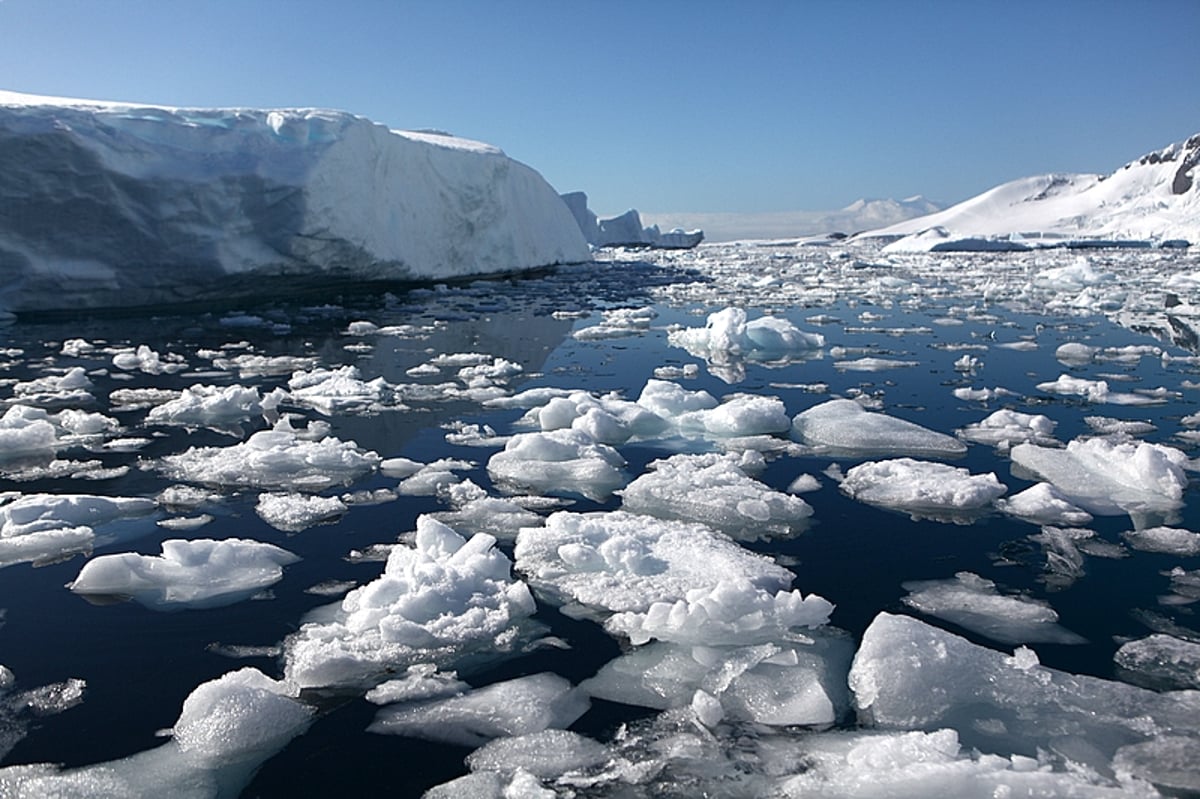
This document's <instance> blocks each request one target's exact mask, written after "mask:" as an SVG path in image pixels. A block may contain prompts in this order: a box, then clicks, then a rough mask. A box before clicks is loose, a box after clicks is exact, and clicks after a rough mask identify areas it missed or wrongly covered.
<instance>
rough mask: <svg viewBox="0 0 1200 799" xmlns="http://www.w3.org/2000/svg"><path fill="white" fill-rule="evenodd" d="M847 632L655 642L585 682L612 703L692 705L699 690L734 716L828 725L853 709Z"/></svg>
mask: <svg viewBox="0 0 1200 799" xmlns="http://www.w3.org/2000/svg"><path fill="white" fill-rule="evenodd" d="M852 656H853V644H852V642H851V641H850V639H849V637H848V636H847V635H846V634H845V633H842V632H840V631H837V630H832V629H830V628H821V629H818V630H813V631H811V633H810V637H809V642H808V643H796V642H793V643H787V644H785V643H782V642H781V643H771V644H759V645H755V646H735V647H712V646H691V645H679V644H671V643H663V642H657V641H656V642H653V643H649V644H647V645H645V646H641V647H638V648H636V649H634V650H633V651H631V652H628V653H626V654H625V655H622V656H621V657H619V658H617V659H616V660H612V661H609V662H608V663H606V664H605V665H604V666H603V667H602V668H601V669H600V671H599V672H598V673H597V674H596V675H595V676H594V677H592V678H591V679H589V680H585V681H584V682H583V683H582V684H581V685H580V688H581V689H583V690H585V691H587V692H588V693H590V694H591V695H592V696H594V697H597V698H600V699H606V700H609V701H612V702H621V703H624V704H628V705H636V706H639V707H649V708H655V709H659V710H663V709H667V708H681V707H687V706H688V704H689V703H690V702H691V701H692V699H693V697H694V695H695V693H696V692H697V691H703V692H704V693H706V694H708V695H709V696H710V697H712V698H714V699H715V700H716V701H717V702H718V703H719V705H720V707H721V710H722V714H723V715H724V716H725V717H727V718H729V719H732V720H735V721H749V722H753V723H756V724H767V725H771V726H790V725H796V724H803V725H820V724H831V723H833V722H835V721H836V720H838V719H840V718H842V717H843V716H844V715H845V713H846V712H847V710H848V709H849V693H848V692H847V689H846V681H845V675H846V672H847V671H848V669H849V667H850V660H851V657H852Z"/></svg>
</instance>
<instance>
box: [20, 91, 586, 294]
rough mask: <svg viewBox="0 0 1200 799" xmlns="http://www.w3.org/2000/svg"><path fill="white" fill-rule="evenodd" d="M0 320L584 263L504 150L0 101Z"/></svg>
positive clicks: (253, 118)
mask: <svg viewBox="0 0 1200 799" xmlns="http://www.w3.org/2000/svg"><path fill="white" fill-rule="evenodd" d="M0 154H2V157H3V161H4V163H5V165H6V166H5V169H4V170H3V172H2V174H0V193H3V194H4V196H5V197H6V198H7V202H11V203H20V205H21V208H22V213H19V214H4V215H3V217H0V271H3V273H4V274H5V282H4V287H3V290H0V307H3V308H6V309H7V310H8V311H9V312H12V313H21V312H34V311H47V310H75V309H78V308H81V307H115V306H125V307H128V306H149V305H159V304H165V303H181V302H191V301H207V300H216V299H220V300H228V299H229V298H231V297H234V296H249V295H261V294H265V293H267V292H270V293H273V294H277V293H278V292H280V291H287V290H298V289H304V288H307V287H312V286H316V285H322V284H328V283H330V282H334V281H346V280H355V281H364V280H378V281H411V280H440V279H446V278H454V277H462V276H467V275H478V274H492V273H505V272H513V271H520V270H528V269H534V268H539V267H546V266H551V265H556V264H564V263H572V262H581V261H589V260H591V253H590V250H589V248H588V245H587V243H586V241H585V240H584V238H583V235H582V233H581V232H580V230H579V226H578V225H577V224H576V223H575V220H574V218H573V217H572V215H571V212H570V211H569V210H568V209H567V206H566V204H565V203H564V202H563V201H562V199H561V198H560V197H559V196H558V194H557V193H556V192H555V191H554V189H553V188H551V187H550V186H549V184H547V183H546V181H545V180H544V179H543V178H542V177H541V176H540V175H539V174H538V173H537V172H536V171H534V170H533V169H531V168H530V167H528V166H526V165H524V164H521V163H519V162H517V161H514V160H512V159H510V158H509V157H508V156H507V155H505V154H504V153H503V152H502V151H501V150H499V149H497V148H495V147H492V146H490V145H486V144H482V143H479V142H473V141H468V140H465V139H460V138H455V137H452V136H449V135H445V134H436V133H415V132H406V131H398V130H390V129H388V128H387V127H385V126H383V125H380V124H377V123H375V122H372V121H370V120H368V119H365V118H363V117H359V116H355V115H353V114H349V113H345V112H342V111H330V110H319V109H279V110H265V109H185V108H171V107H165V106H149V105H137V104H131V103H110V102H96V101H87V100H66V99H61V98H49V97H37V96H32V95H25V94H19V93H15V92H8V91H4V92H0Z"/></svg>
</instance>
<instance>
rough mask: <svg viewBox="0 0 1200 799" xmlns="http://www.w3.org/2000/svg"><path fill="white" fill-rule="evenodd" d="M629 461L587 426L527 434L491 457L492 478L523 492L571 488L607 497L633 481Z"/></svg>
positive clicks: (591, 496)
mask: <svg viewBox="0 0 1200 799" xmlns="http://www.w3.org/2000/svg"><path fill="white" fill-rule="evenodd" d="M624 466H625V459H624V458H622V457H621V455H620V454H619V453H618V452H617V451H616V450H615V449H613V448H612V447H610V446H608V445H607V444H601V443H600V442H598V441H596V440H595V439H594V438H592V437H591V436H590V435H588V434H587V433H585V432H583V431H582V430H574V429H566V430H551V431H550V432H548V433H521V434H518V435H515V436H513V437H512V439H510V440H509V442H508V443H507V444H505V446H504V449H503V450H502V451H500V452H497V453H496V454H495V455H493V456H492V457H491V459H490V460H489V461H488V465H487V470H488V474H489V475H491V478H492V480H494V481H496V482H497V483H499V484H500V485H501V486H503V487H504V488H506V489H508V490H511V491H514V492H517V493H520V492H523V491H529V490H532V491H534V492H538V493H558V492H563V491H565V492H570V493H577V494H582V495H583V496H585V497H588V498H589V499H597V500H599V499H603V498H604V497H607V496H608V495H609V494H611V493H612V492H613V491H614V490H616V489H617V488H620V487H621V486H623V485H625V482H626V480H627V479H628V477H627V475H626V474H625V473H624V472H623V471H622V470H623V468H624Z"/></svg>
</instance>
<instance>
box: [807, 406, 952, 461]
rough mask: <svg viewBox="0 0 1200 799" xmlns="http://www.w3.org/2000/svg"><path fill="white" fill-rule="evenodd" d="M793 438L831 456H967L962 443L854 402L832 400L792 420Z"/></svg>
mask: <svg viewBox="0 0 1200 799" xmlns="http://www.w3.org/2000/svg"><path fill="white" fill-rule="evenodd" d="M792 435H793V436H794V437H795V438H796V439H797V440H798V441H800V442H802V443H804V444H807V445H808V446H810V447H814V448H816V449H818V450H819V451H820V452H821V453H822V454H830V455H847V456H853V455H872V454H875V455H912V456H914V457H932V458H953V457H956V456H959V455H962V454H964V453H965V452H966V451H967V447H966V445H965V444H963V443H962V442H961V441H959V440H957V439H955V438H954V437H952V436H948V435H946V434H944V433H938V432H936V431H933V430H929V429H928V428H925V427H921V426H920V425H918V424H915V423H913V422H910V421H908V420H906V419H899V418H897V417H894V416H888V415H887V414H883V413H873V412H870V411H867V410H865V409H864V408H863V406H862V405H861V404H859V403H858V402H857V401H855V400H851V399H833V400H829V401H828V402H823V403H821V404H819V405H815V406H813V407H811V408H809V409H808V410H806V411H803V412H801V413H799V414H797V415H796V417H795V418H794V419H793V420H792Z"/></svg>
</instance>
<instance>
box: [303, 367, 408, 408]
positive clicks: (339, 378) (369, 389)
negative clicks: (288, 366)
mask: <svg viewBox="0 0 1200 799" xmlns="http://www.w3.org/2000/svg"><path fill="white" fill-rule="evenodd" d="M288 389H289V396H290V397H291V399H292V400H293V401H294V402H297V403H299V404H301V405H305V406H307V407H310V408H313V409H315V410H317V411H319V412H321V413H323V414H325V415H326V416H332V415H334V414H337V413H352V412H364V413H365V412H370V411H377V410H382V409H389V410H396V409H402V408H403V407H404V406H403V404H402V403H399V402H398V401H397V400H396V398H395V387H394V386H392V385H391V384H390V383H388V382H387V381H386V380H384V379H383V378H382V377H377V378H375V379H374V380H370V381H365V380H363V379H362V378H361V376H360V374H359V370H358V367H357V366H352V365H351V366H340V367H338V368H336V369H325V368H320V367H318V368H316V369H313V370H311V371H308V372H295V373H293V374H292V377H291V379H290V380H288Z"/></svg>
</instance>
